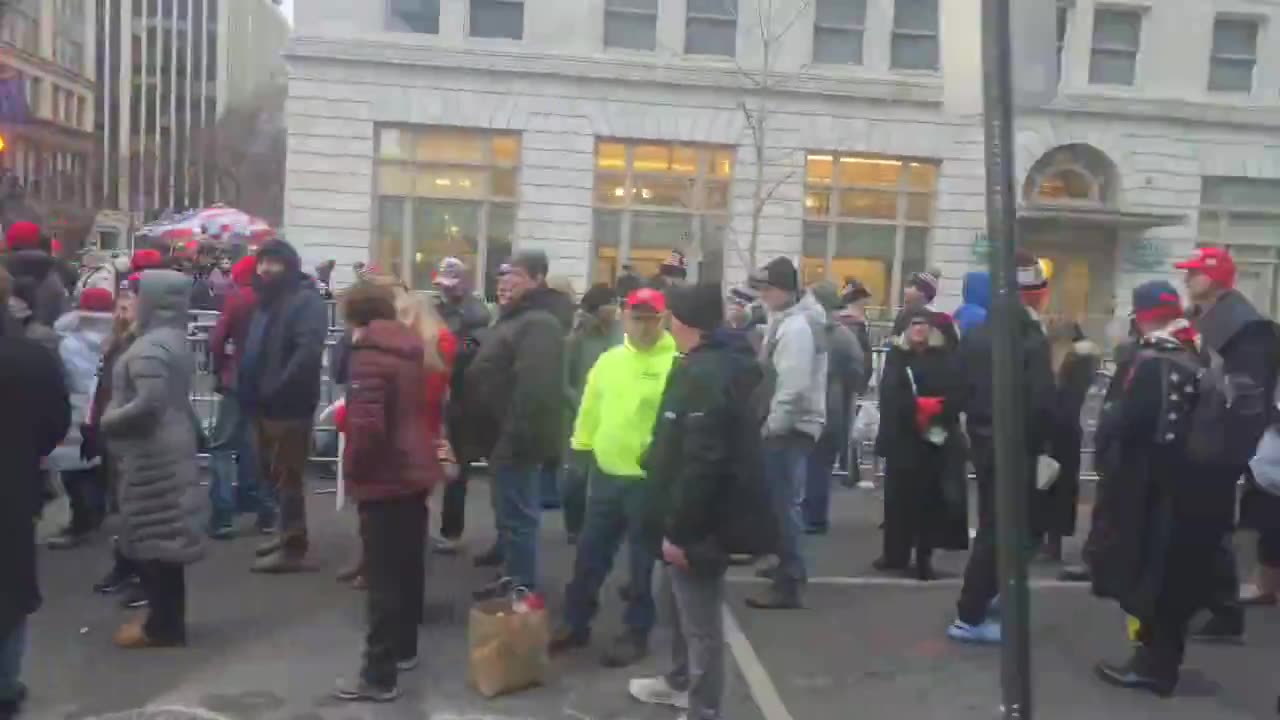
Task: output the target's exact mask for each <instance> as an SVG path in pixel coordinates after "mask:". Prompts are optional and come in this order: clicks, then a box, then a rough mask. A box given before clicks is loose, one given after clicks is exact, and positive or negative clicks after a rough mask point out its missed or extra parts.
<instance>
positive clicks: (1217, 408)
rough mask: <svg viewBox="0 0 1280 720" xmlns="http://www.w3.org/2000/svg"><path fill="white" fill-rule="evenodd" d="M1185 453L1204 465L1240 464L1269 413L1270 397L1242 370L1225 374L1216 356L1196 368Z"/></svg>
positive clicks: (1251, 452) (1249, 454) (1249, 453)
mask: <svg viewBox="0 0 1280 720" xmlns="http://www.w3.org/2000/svg"><path fill="white" fill-rule="evenodd" d="M1196 390H1197V395H1198V399H1197V400H1196V406H1195V409H1194V410H1193V411H1192V412H1191V429H1190V432H1189V434H1188V437H1187V454H1188V456H1189V457H1190V458H1191V459H1192V460H1195V461H1196V462H1200V463H1204V464H1207V465H1220V466H1228V467H1231V466H1236V467H1240V468H1243V467H1244V466H1245V465H1246V464H1247V463H1248V462H1249V460H1251V459H1252V458H1253V455H1254V451H1255V450H1257V447H1258V441H1259V440H1261V439H1262V433H1263V431H1265V430H1266V429H1267V424H1268V422H1269V420H1270V417H1271V412H1270V405H1271V399H1270V398H1268V397H1266V390H1265V388H1263V387H1262V386H1261V385H1259V384H1258V383H1257V382H1255V381H1254V380H1253V378H1250V377H1248V376H1247V375H1243V374H1227V373H1226V372H1224V371H1223V368H1222V363H1221V361H1220V360H1217V359H1215V362H1213V363H1212V364H1211V365H1210V366H1209V367H1207V368H1203V369H1202V370H1200V372H1199V374H1198V376H1197V378H1196Z"/></svg>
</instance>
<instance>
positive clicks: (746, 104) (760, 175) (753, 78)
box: [735, 0, 813, 269]
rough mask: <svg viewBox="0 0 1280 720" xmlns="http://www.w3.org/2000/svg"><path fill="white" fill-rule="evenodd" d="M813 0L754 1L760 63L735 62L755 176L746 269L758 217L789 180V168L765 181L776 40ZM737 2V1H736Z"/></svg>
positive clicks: (756, 244)
mask: <svg viewBox="0 0 1280 720" xmlns="http://www.w3.org/2000/svg"><path fill="white" fill-rule="evenodd" d="M812 2H813V0H756V30H757V32H758V33H759V38H760V62H759V65H757V66H755V67H751V68H744V67H743V66H742V65H741V63H739V64H738V72H739V75H740V76H741V77H742V78H743V79H744V81H745V84H746V93H745V94H746V97H745V98H744V99H743V100H742V101H741V102H740V103H739V107H740V108H741V109H742V113H743V115H744V116H745V118H746V123H747V129H748V131H749V132H750V134H751V148H752V150H753V151H754V153H755V176H754V177H753V178H752V188H751V239H750V242H749V245H748V250H747V256H748V262H749V264H748V265H747V268H748V269H750V268H754V267H755V266H756V254H757V253H758V252H759V249H760V218H761V215H763V214H764V209H765V206H766V205H768V204H769V202H770V201H771V200H772V199H773V196H774V194H775V193H777V192H778V188H780V187H782V185H784V184H785V183H786V182H788V181H789V180H790V179H791V177H792V176H793V175H795V170H794V169H792V170H790V171H788V172H787V174H786V175H784V176H783V177H781V178H778V179H777V180H774V181H773V182H771V183H766V181H765V164H766V162H767V160H766V156H765V153H766V151H767V150H768V148H769V120H770V111H771V103H772V101H773V97H772V95H773V91H774V87H775V86H774V81H775V79H776V74H775V72H774V63H775V62H776V61H777V57H778V43H779V42H780V41H781V40H782V39H783V38H784V37H786V35H787V34H788V33H790V32H791V31H792V30H793V29H795V27H796V24H797V23H798V22H799V21H800V18H801V17H802V16H803V15H804V14H805V12H806V11H807V10H808V9H809V6H810V5H811V4H812ZM735 4H736V3H735Z"/></svg>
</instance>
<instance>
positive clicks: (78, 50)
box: [0, 0, 95, 237]
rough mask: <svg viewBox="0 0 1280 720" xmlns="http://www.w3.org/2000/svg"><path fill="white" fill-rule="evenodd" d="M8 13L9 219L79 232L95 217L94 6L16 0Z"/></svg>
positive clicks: (3, 22) (1, 87) (4, 56)
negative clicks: (19, 218)
mask: <svg viewBox="0 0 1280 720" xmlns="http://www.w3.org/2000/svg"><path fill="white" fill-rule="evenodd" d="M7 5H8V8H7V10H6V11H4V13H3V16H2V17H0V93H3V101H2V102H0V137H3V139H4V149H3V153H2V154H0V157H2V158H3V160H0V162H2V163H3V166H4V168H5V170H6V171H7V176H8V177H7V179H6V183H7V184H8V183H12V182H13V181H16V182H17V183H18V184H19V186H20V188H21V192H20V194H13V193H12V191H13V189H14V188H13V186H12V185H8V186H7V187H6V188H5V190H4V192H5V195H6V197H5V199H4V214H5V216H6V217H5V219H6V220H8V219H12V218H14V217H17V216H24V217H29V218H31V219H34V220H37V221H40V222H41V223H43V224H45V225H46V226H47V227H48V229H50V230H53V231H55V232H57V233H59V234H61V235H63V236H76V237H79V236H81V235H83V233H84V232H85V231H86V230H87V228H88V226H89V224H90V223H91V221H92V219H93V212H92V208H93V205H94V203H93V197H92V181H91V178H92V173H91V171H90V169H91V166H92V163H93V160H94V155H95V139H94V133H93V127H94V92H95V91H94V77H95V69H94V64H93V55H94V41H95V38H94V32H93V28H94V22H95V16H94V7H93V5H92V4H91V3H87V2H84V0H14V1H13V2H10V3H7Z"/></svg>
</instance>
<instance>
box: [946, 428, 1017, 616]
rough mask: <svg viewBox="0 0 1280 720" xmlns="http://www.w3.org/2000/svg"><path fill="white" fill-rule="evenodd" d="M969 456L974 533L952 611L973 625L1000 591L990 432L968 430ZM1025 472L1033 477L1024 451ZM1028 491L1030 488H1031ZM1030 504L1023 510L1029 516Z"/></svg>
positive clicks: (994, 474)
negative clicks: (974, 503) (973, 479)
mask: <svg viewBox="0 0 1280 720" xmlns="http://www.w3.org/2000/svg"><path fill="white" fill-rule="evenodd" d="M970 445H971V451H970V459H971V460H972V461H973V469H974V472H975V473H976V474H977V476H978V534H977V535H976V536H975V537H974V538H973V547H972V549H971V550H970V551H969V564H968V565H966V566H965V569H964V586H963V587H961V588H960V600H959V601H958V602H957V603H956V614H957V615H958V616H959V617H960V620H961V622H966V623H969V624H970V625H977V624H979V623H981V622H982V621H983V620H984V619H985V618H986V615H987V608H988V607H990V605H991V601H992V600H994V599H995V597H996V595H998V594H999V593H1000V573H999V568H998V567H997V565H996V457H995V444H994V442H993V440H992V438H991V436H990V435H986V434H983V433H980V432H973V433H971V434H970ZM1025 472H1027V473H1030V474H1029V475H1027V476H1026V480H1027V482H1033V478H1034V477H1035V458H1034V457H1032V456H1030V455H1028V457H1027V467H1026V470H1025ZM1029 492H1034V490H1031V491H1029ZM1030 513H1031V508H1030V506H1029V505H1028V508H1027V514H1028V518H1030Z"/></svg>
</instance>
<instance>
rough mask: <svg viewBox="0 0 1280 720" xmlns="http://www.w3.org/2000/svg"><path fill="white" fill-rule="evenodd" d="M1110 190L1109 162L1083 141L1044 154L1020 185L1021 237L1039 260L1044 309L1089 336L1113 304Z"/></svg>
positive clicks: (1113, 203) (1099, 329)
mask: <svg viewBox="0 0 1280 720" xmlns="http://www.w3.org/2000/svg"><path fill="white" fill-rule="evenodd" d="M1117 190H1118V174H1117V172H1116V167H1115V163H1113V162H1112V161H1111V159H1110V158H1108V157H1107V156H1106V154H1104V153H1103V152H1102V151H1100V150H1098V149H1097V148H1095V147H1093V146H1091V145H1085V144H1070V145H1062V146H1059V147H1056V148H1054V149H1052V150H1050V151H1049V152H1047V153H1045V154H1044V155H1043V156H1041V157H1040V158H1039V159H1038V160H1036V162H1035V164H1033V165H1032V166H1031V170H1030V172H1028V173H1027V177H1026V180H1025V181H1024V183H1023V187H1022V212H1021V214H1020V218H1021V219H1020V223H1019V229H1020V231H1021V242H1022V244H1023V246H1024V247H1026V248H1027V249H1028V250H1030V251H1031V252H1034V253H1036V254H1037V255H1039V256H1040V257H1042V258H1045V260H1046V265H1047V266H1048V267H1047V269H1048V270H1049V272H1050V278H1049V287H1050V290H1051V296H1052V300H1051V301H1050V305H1049V313H1050V314H1053V315H1060V316H1064V317H1067V318H1070V319H1071V320H1074V321H1076V322H1078V323H1080V325H1081V326H1082V327H1083V328H1084V329H1085V332H1086V333H1087V334H1089V335H1090V336H1091V337H1095V338H1097V337H1101V335H1102V334H1103V333H1104V332H1105V329H1106V327H1107V324H1108V323H1109V322H1110V320H1111V317H1112V316H1113V314H1114V310H1115V263H1116V242H1117V239H1118V232H1119V226H1118V224H1117V223H1116V222H1115V217H1116V216H1118V215H1119V214H1120V213H1119V209H1118V207H1117V205H1118V202H1117Z"/></svg>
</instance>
